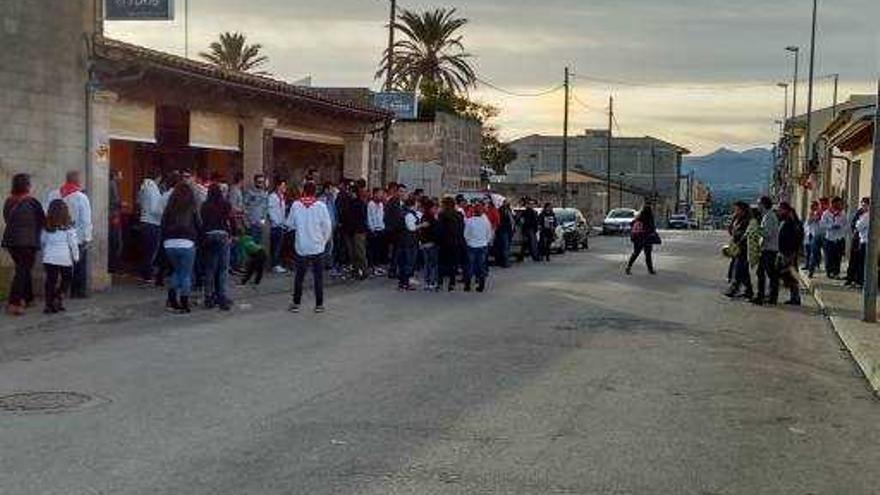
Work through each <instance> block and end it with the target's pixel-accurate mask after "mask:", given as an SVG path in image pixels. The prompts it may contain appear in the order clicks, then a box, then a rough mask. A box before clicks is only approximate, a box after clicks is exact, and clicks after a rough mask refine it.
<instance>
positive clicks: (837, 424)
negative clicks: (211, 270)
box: [0, 232, 880, 495]
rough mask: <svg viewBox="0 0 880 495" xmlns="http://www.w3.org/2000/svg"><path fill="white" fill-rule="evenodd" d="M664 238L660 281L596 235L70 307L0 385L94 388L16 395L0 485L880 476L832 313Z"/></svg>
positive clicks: (547, 486)
mask: <svg viewBox="0 0 880 495" xmlns="http://www.w3.org/2000/svg"><path fill="white" fill-rule="evenodd" d="M664 240H665V242H664V245H663V246H662V248H661V250H660V252H659V253H658V254H657V265H658V268H659V272H660V273H659V275H657V276H654V277H652V276H649V275H648V274H647V273H646V271H645V269H644V265H642V264H640V265H639V266H638V267H637V268H636V269H635V270H634V274H633V275H632V276H631V277H627V276H625V275H623V273H622V272H623V270H622V263H623V257H624V255H623V250H625V249H627V247H628V246H627V243H626V241H625V240H624V239H619V238H600V239H595V240H594V242H593V249H592V250H591V251H589V252H581V253H570V254H568V255H566V256H564V257H560V258H557V259H555V260H554V261H553V262H552V263H550V264H532V263H527V264H525V265H521V266H517V267H515V268H512V269H509V270H502V271H495V272H493V276H492V281H491V284H490V291H489V292H488V293H486V294H483V295H477V294H464V293H462V292H456V293H453V294H447V293H445V292H444V293H440V294H434V293H423V292H414V293H399V292H397V291H396V290H394V284H392V283H390V282H388V281H387V280H374V281H370V282H367V283H366V284H364V285H363V286H361V287H360V288H358V289H352V288H339V289H331V290H330V292H329V294H328V301H327V303H328V309H329V311H328V313H326V314H323V315H315V314H312V313H311V312H310V311H306V312H304V313H303V314H301V315H292V314H289V313H287V312H286V311H285V309H286V306H287V302H288V298H287V297H285V296H283V295H269V296H266V297H262V298H259V299H258V300H257V301H256V302H255V303H254V304H253V306H251V307H248V308H245V309H242V308H239V309H238V310H236V311H235V312H234V313H232V314H229V315H224V316H221V315H219V314H218V313H210V314H207V313H205V312H197V313H196V314H194V315H193V316H189V317H179V316H170V315H169V316H164V317H157V318H150V319H144V320H133V321H124V322H116V323H114V324H109V323H102V324H99V325H78V324H77V322H76V321H70V322H69V323H70V325H69V327H67V328H63V329H58V328H56V329H53V330H52V333H51V334H48V335H43V336H42V338H40V339H37V340H35V341H34V342H35V344H33V345H32V346H31V347H32V348H28V349H25V350H22V349H21V348H20V347H19V348H17V350H16V352H15V353H14V354H12V355H11V356H12V357H9V355H7V358H6V359H5V360H0V361H2V362H0V395H4V394H9V393H13V392H19V391H73V392H79V393H83V394H87V395H89V396H91V397H94V398H96V399H97V400H96V402H95V403H90V404H86V407H83V408H79V409H75V410H72V411H69V412H65V413H57V414H40V413H28V414H23V413H0V493H2V494H4V495H5V494H16V495H17V494H40V495H48V494H64V495H70V494H76V495H78V494H151V495H155V494H175V495H182V494H186V495H197V494H235V495H240V494H291V493H297V494H299V493H302V494H311V495H319V494H418V495H422V494H492V493H497V494H544V493H554V494H555V493H578V494H630V493H632V494H691V493H692V494H701V495H708V494H764V493H767V494H820V493H821V494H825V493H828V494H868V493H878V492H880V469H878V468H880V402H878V400H876V399H875V398H874V397H873V396H872V394H871V393H870V391H869V390H868V388H867V386H866V385H865V383H864V382H863V380H862V378H861V377H860V376H859V375H858V373H857V371H856V369H855V367H854V365H853V364H852V362H851V361H850V360H849V358H848V356H847V354H846V353H845V352H844V351H842V350H841V346H840V344H839V342H838V341H837V340H836V337H835V336H834V334H833V332H832V330H831V329H830V327H829V326H828V324H827V323H826V321H825V320H824V319H823V318H822V317H821V315H819V314H818V311H817V309H816V308H815V307H814V306H807V307H805V308H799V309H792V308H783V307H779V308H755V307H752V306H750V305H748V304H746V303H743V302H731V301H728V300H727V299H726V298H724V297H723V296H721V291H722V290H723V283H722V282H723V281H722V277H723V275H724V272H725V263H724V261H723V260H722V259H720V258H719V256H718V246H719V244H720V243H721V242H722V238H721V237H720V236H718V235H715V234H709V233H703V232H695V233H678V234H673V233H667V234H666V235H665V239H664ZM307 302H309V301H308V299H307ZM306 309H308V307H306ZM157 310H158V308H157ZM4 338H5V339H7V341H9V339H25V338H27V336H26V335H19V336H14V335H13V336H4ZM53 339H63V340H64V342H65V345H63V346H55V345H52V342H51V341H52V340H53Z"/></svg>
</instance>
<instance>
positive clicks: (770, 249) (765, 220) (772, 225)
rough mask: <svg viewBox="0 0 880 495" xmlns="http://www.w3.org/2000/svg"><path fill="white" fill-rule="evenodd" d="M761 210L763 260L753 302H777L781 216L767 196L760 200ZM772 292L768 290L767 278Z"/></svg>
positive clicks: (759, 266) (760, 264)
mask: <svg viewBox="0 0 880 495" xmlns="http://www.w3.org/2000/svg"><path fill="white" fill-rule="evenodd" d="M758 209H759V210H760V212H761V237H762V240H761V261H760V262H759V263H758V293H757V294H756V295H755V298H754V299H752V302H753V303H754V304H757V305H759V306H760V305H762V304H771V305H772V304H776V302H777V301H778V299H779V270H778V269H777V266H776V257H777V255H778V254H779V217H778V216H777V215H776V211H775V210H774V209H773V202H772V201H770V198H768V197H767V196H764V197H762V198H761V199H760V200H759V201H758ZM768 279H769V281H770V293H769V294H768V293H767V292H766V288H767V280H768Z"/></svg>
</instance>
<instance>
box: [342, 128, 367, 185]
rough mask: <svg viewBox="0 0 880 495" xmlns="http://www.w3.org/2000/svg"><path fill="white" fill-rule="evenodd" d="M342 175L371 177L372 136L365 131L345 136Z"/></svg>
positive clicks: (349, 177) (355, 178) (361, 177)
mask: <svg viewBox="0 0 880 495" xmlns="http://www.w3.org/2000/svg"><path fill="white" fill-rule="evenodd" d="M342 175H343V176H345V177H346V178H348V179H352V180H357V179H369V177H370V137H369V135H367V134H365V133H361V134H347V135H346V136H345V155H344V157H343V165H342Z"/></svg>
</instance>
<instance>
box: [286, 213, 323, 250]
mask: <svg viewBox="0 0 880 495" xmlns="http://www.w3.org/2000/svg"><path fill="white" fill-rule="evenodd" d="M285 224H286V225H287V227H288V228H291V229H293V230H295V231H296V242H295V244H296V254H298V255H300V256H315V255H318V254H324V251H325V250H326V249H327V243H328V242H330V238H331V236H332V235H333V224H332V222H331V221H330V212H329V211H327V205H325V204H324V203H323V202H322V201H317V200H316V201H315V202H314V203H312V204H311V205H310V206H306V205H305V204H304V203H303V201H302V200H297V201H295V202H294V203H293V206H292V207H291V208H290V214H289V215H288V216H287V221H286V222H285Z"/></svg>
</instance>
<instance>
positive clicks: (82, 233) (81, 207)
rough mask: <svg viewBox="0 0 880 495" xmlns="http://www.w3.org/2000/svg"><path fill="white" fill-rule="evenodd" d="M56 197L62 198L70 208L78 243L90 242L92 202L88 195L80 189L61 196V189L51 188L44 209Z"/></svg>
mask: <svg viewBox="0 0 880 495" xmlns="http://www.w3.org/2000/svg"><path fill="white" fill-rule="evenodd" d="M56 199H63V200H64V202H65V203H67V209H68V210H70V219H71V220H73V226H74V228H75V229H76V238H77V240H78V241H79V243H80V244H85V243H88V242H92V204H91V202H89V197H88V196H86V195H85V193H83V192H82V191H77V192H74V193H70V194H68V195H67V196H65V197H64V198H62V197H61V189H53V190H51V191H49V195H48V197H47V198H46V205H45V207H46V211H48V210H49V205H50V204H51V203H52V201H54V200H56Z"/></svg>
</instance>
